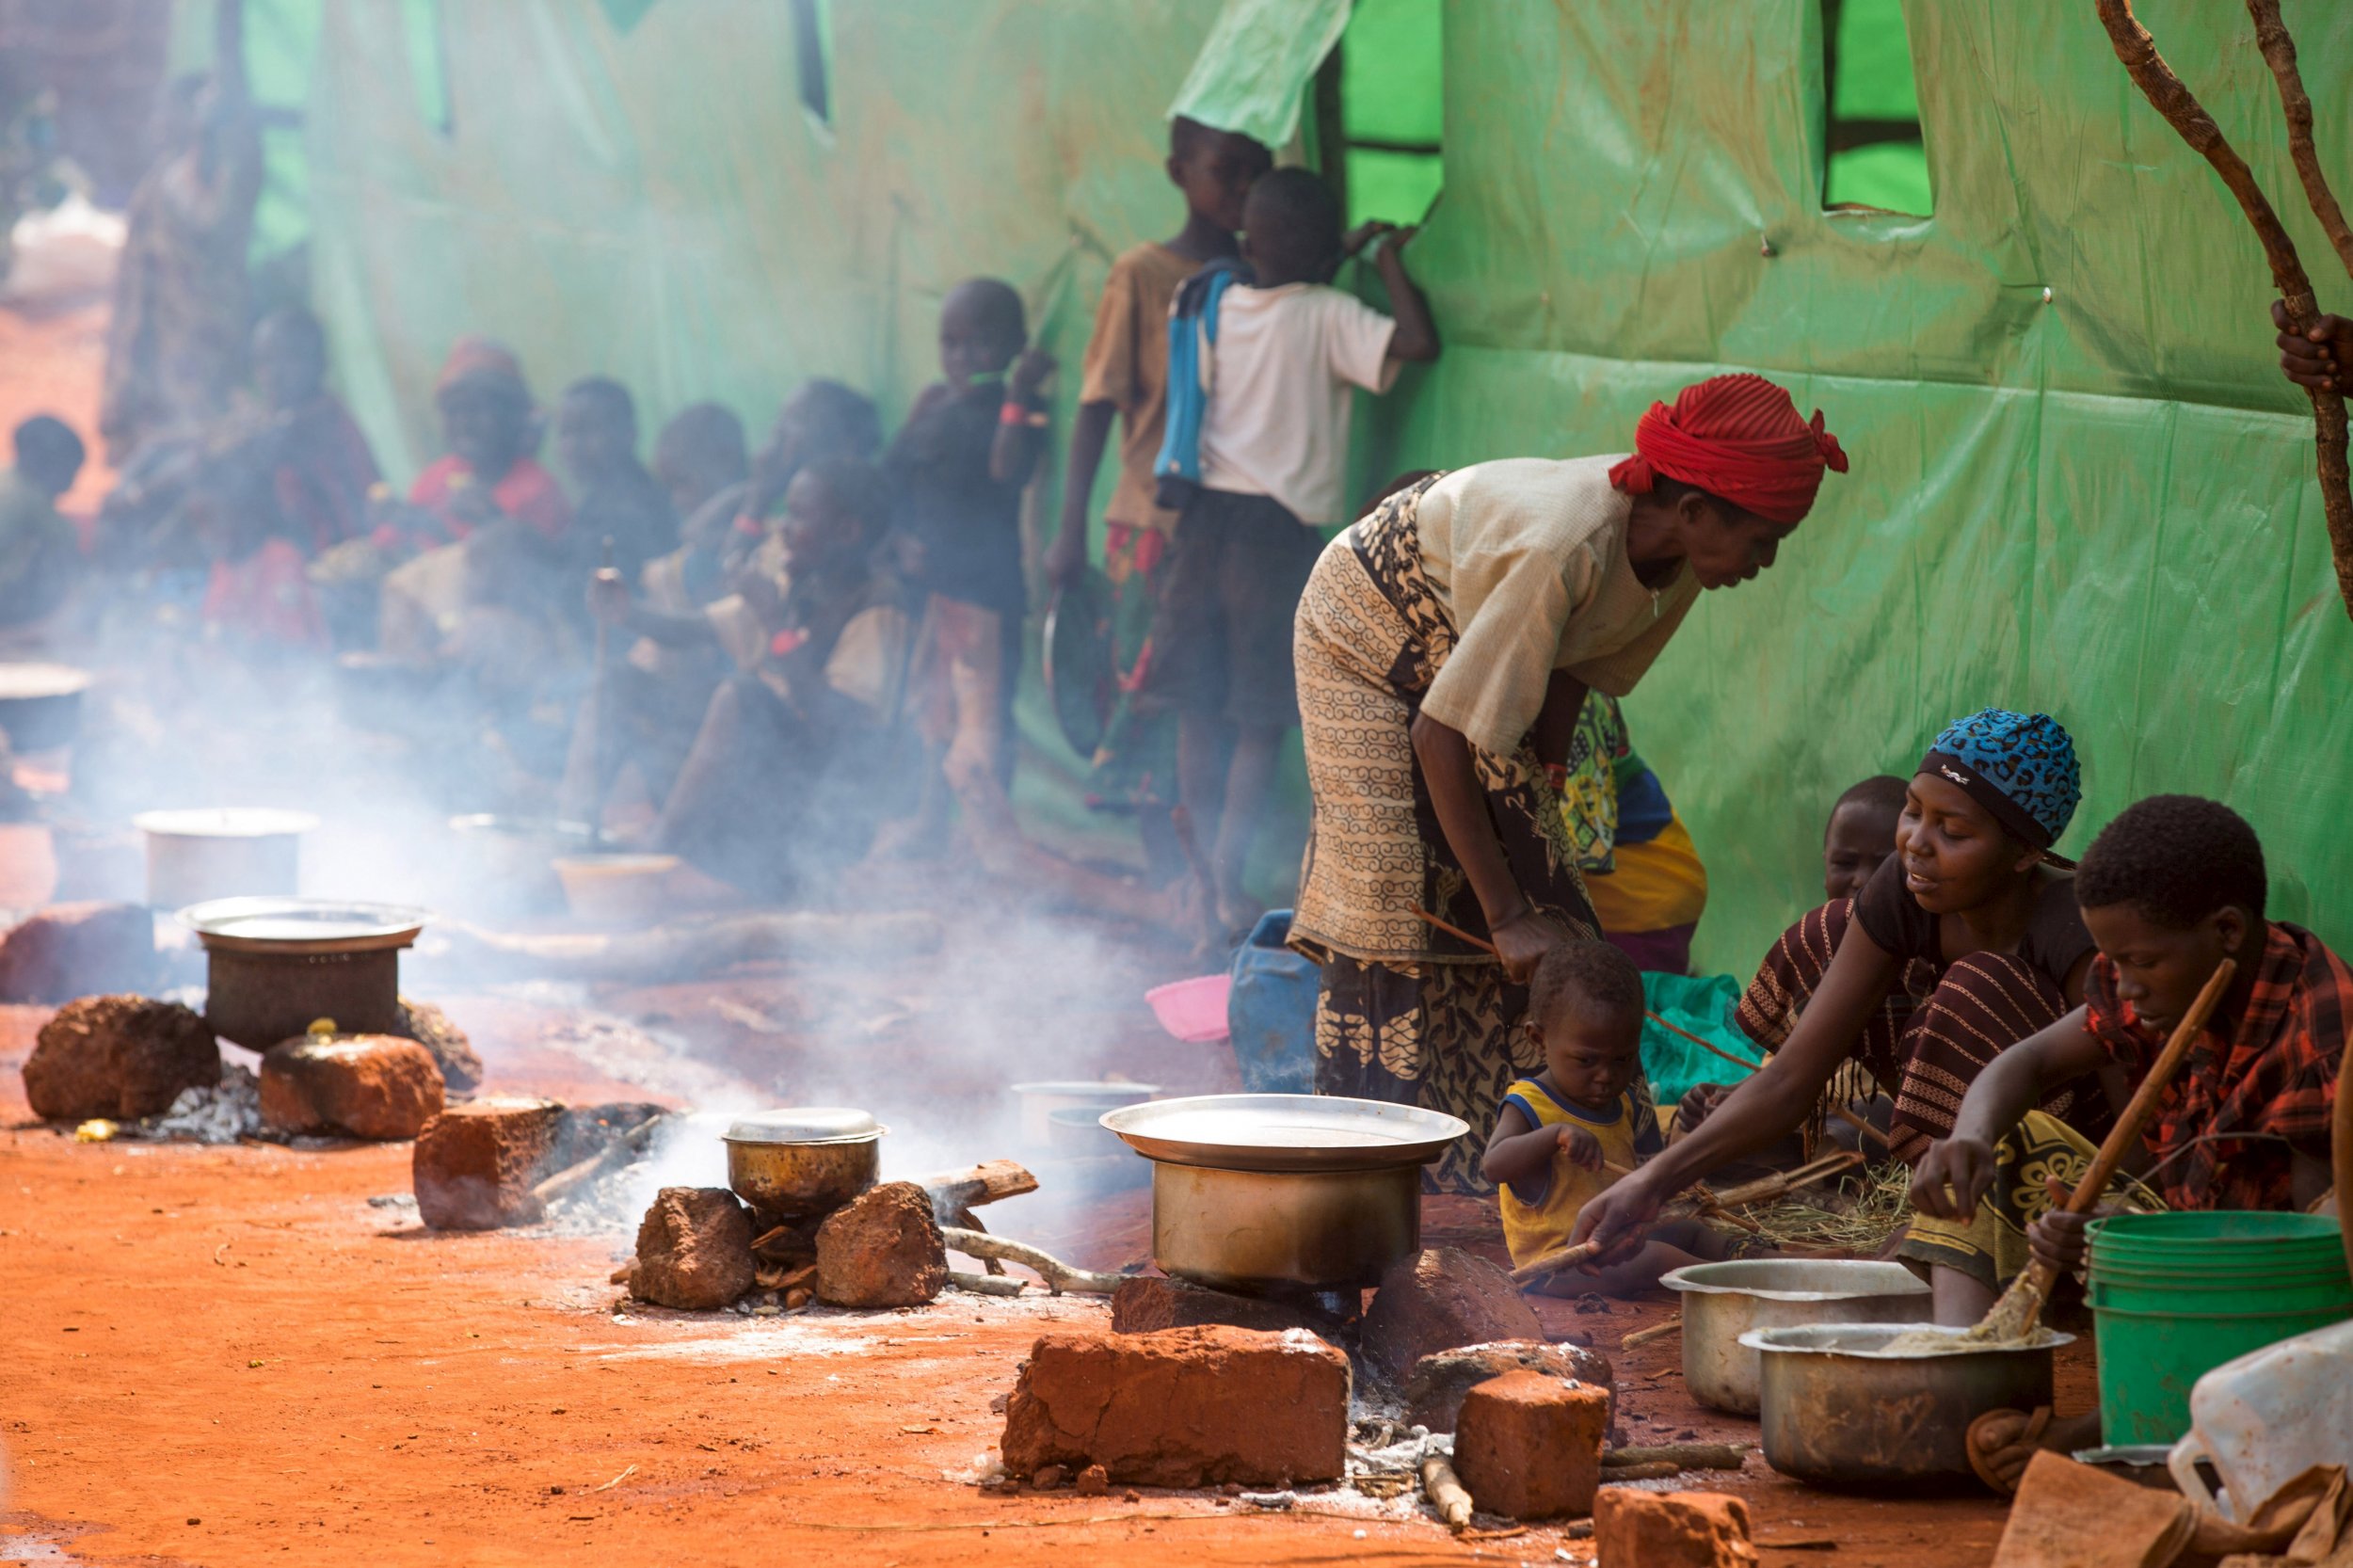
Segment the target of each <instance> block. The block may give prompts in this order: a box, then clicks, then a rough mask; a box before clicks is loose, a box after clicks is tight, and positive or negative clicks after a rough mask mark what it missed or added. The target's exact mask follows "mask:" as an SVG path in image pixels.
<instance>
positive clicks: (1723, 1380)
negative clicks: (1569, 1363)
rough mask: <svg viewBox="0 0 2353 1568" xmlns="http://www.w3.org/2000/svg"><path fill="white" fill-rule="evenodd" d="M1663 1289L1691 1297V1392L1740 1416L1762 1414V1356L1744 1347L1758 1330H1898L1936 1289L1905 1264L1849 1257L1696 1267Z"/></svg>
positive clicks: (1687, 1355)
mask: <svg viewBox="0 0 2353 1568" xmlns="http://www.w3.org/2000/svg"><path fill="white" fill-rule="evenodd" d="M1658 1283H1659V1284H1661V1285H1663V1286H1665V1287H1666V1288H1668V1289H1670V1290H1680V1291H1681V1292H1683V1382H1684V1385H1685V1386H1686V1387H1687V1388H1688V1389H1689V1391H1690V1395H1691V1398H1693V1399H1695V1400H1698V1401H1699V1402H1700V1403H1702V1404H1704V1405H1705V1406H1707V1407H1708V1408H1709V1409H1710V1410H1728V1411H1731V1412H1732V1413H1733V1414H1734V1415H1736V1416H1753V1415H1755V1414H1756V1412H1757V1354H1756V1352H1754V1351H1753V1350H1750V1349H1747V1348H1746V1347H1744V1346H1743V1345H1742V1344H1741V1343H1740V1336H1742V1335H1744V1334H1746V1333H1748V1332H1749V1331H1750V1330H1751V1329H1758V1328H1794V1327H1797V1326H1799V1325H1801V1324H1804V1323H1893V1322H1899V1321H1902V1320H1905V1319H1910V1318H1916V1317H1918V1316H1919V1315H1920V1314H1921V1312H1922V1311H1924V1310H1925V1309H1926V1308H1927V1306H1928V1304H1929V1288H1928V1286H1927V1285H1926V1284H1924V1283H1923V1282H1922V1281H1921V1280H1919V1279H1918V1278H1917V1277H1915V1276H1914V1275H1913V1272H1912V1271H1911V1270H1909V1269H1907V1268H1905V1267H1904V1266H1903V1265H1902V1264H1900V1263H1874V1262H1867V1261H1850V1260H1848V1259H1843V1258H1796V1257H1788V1258H1783V1257H1753V1258H1746V1259H1742V1260H1741V1261H1739V1262H1735V1263H1695V1264H1692V1265H1691V1266H1690V1267H1689V1268H1684V1269H1677V1270H1675V1271H1674V1272H1673V1273H1670V1274H1666V1275H1662V1276H1661V1277H1660V1279H1659V1281H1658Z"/></svg>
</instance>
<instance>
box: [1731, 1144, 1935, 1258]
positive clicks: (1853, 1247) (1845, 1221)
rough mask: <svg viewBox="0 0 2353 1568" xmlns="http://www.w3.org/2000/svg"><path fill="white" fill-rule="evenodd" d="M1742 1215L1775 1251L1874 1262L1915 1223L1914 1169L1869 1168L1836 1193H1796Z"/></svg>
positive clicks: (1895, 1164)
mask: <svg viewBox="0 0 2353 1568" xmlns="http://www.w3.org/2000/svg"><path fill="white" fill-rule="evenodd" d="M1741 1212H1742V1213H1744V1214H1745V1215H1746V1216H1747V1217H1748V1218H1749V1219H1750V1220H1751V1221H1753V1222H1754V1224H1755V1225H1756V1228H1757V1233H1758V1234H1759V1235H1760V1236H1762V1237H1763V1238H1764V1239H1765V1240H1766V1241H1767V1242H1769V1244H1771V1245H1774V1246H1779V1247H1801V1248H1822V1249H1826V1250H1833V1251H1837V1252H1844V1253H1854V1254H1859V1255H1861V1256H1866V1257H1867V1256H1877V1255H1878V1253H1879V1251H1880V1249H1881V1248H1882V1247H1884V1246H1886V1245H1887V1242H1888V1240H1889V1238H1891V1237H1893V1236H1894V1235H1896V1233H1897V1232H1898V1231H1900V1230H1902V1229H1903V1228H1904V1227H1905V1226H1906V1225H1909V1224H1911V1223H1912V1168H1911V1167H1910V1166H1908V1165H1906V1164H1904V1163H1903V1162H1902V1161H1901V1160H1888V1161H1886V1162H1884V1163H1882V1164H1878V1165H1866V1166H1865V1167H1864V1168H1863V1169H1862V1170H1860V1171H1857V1172H1855V1173H1853V1174H1852V1175H1850V1176H1847V1177H1846V1178H1845V1179H1844V1180H1843V1181H1841V1182H1839V1184H1838V1185H1837V1186H1836V1187H1835V1188H1817V1189H1814V1190H1813V1191H1811V1192H1796V1193H1792V1194H1791V1195H1790V1196H1788V1197H1786V1198H1783V1199H1781V1200H1780V1201H1778V1202H1775V1203H1769V1204H1753V1205H1751V1206H1750V1207H1749V1208H1745V1209H1743V1210H1741Z"/></svg>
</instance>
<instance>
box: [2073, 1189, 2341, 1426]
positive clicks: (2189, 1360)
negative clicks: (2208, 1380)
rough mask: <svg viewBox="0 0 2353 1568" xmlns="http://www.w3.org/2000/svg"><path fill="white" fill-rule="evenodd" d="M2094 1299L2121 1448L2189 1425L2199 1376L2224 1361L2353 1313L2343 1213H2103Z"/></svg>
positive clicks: (2107, 1398)
mask: <svg viewBox="0 0 2353 1568" xmlns="http://www.w3.org/2000/svg"><path fill="white" fill-rule="evenodd" d="M2089 1236H2090V1241H2091V1260H2090V1278H2091V1284H2090V1291H2089V1294H2090V1299H2091V1315H2092V1322H2093V1325H2094V1328H2095V1330H2096V1331H2097V1334H2098V1338H2099V1354H2100V1424H2101V1435H2102V1439H2103V1441H2105V1443H2106V1444H2108V1446H2110V1447H2111V1448H2113V1447H2119V1446H2121V1445H2125V1444H2134V1443H2171V1442H2174V1441H2176V1440H2177V1439H2179V1438H2180V1437H2181V1436H2182V1434H2183V1433H2184V1432H2187V1431H2188V1430H2189V1391H2190V1387H2191V1385H2192V1384H2196V1383H2197V1381H2198V1380H2199V1379H2200V1378H2201V1377H2202V1376H2204V1375H2205V1374H2206V1373H2208V1372H2210V1371H2212V1370H2213V1369H2214V1368H2217V1367H2219V1366H2221V1365H2222V1364H2223V1363H2224V1362H2226V1361H2230V1360H2233V1359H2235V1358H2236V1357H2238V1356H2242V1355H2245V1354H2246V1353H2248V1352H2249V1351H2258V1350H2261V1349H2263V1348H2264V1347H2265V1345H2269V1344H2273V1343H2276V1342H2277V1341H2279V1340H2281V1339H2285V1338H2288V1337H2289V1336H2292V1335H2297V1334H2302V1333H2304V1332H2305V1331H2307V1330H2309V1329H2316V1328H2323V1327H2326V1326H2327V1325H2328V1324H2330V1323H2334V1322H2341V1321H2343V1320H2345V1319H2347V1318H2353V1277H2348V1276H2347V1275H2346V1273H2345V1244H2344V1240H2343V1238H2342V1237H2341V1236H2340V1235H2339V1234H2338V1230H2337V1222H2336V1221H2335V1220H2334V1219H2332V1218H2329V1217H2326V1216H2322V1215H2315V1214H2268V1213H2249V1212H2241V1211H2218V1212H2214V1213H2185V1214H2118V1215H2114V1216H2111V1217H2109V1218H2107V1219H2105V1220H2095V1221H2093V1222H2092V1224H2091V1225H2090V1226H2089Z"/></svg>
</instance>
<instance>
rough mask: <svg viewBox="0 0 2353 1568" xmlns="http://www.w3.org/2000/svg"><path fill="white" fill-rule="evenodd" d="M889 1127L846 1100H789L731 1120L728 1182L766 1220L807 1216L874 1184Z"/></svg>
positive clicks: (782, 1221) (780, 1221)
mask: <svg viewBox="0 0 2353 1568" xmlns="http://www.w3.org/2000/svg"><path fill="white" fill-rule="evenodd" d="M889 1130H890V1129H889V1128H886V1127H884V1126H883V1125H882V1124H881V1123H880V1122H878V1121H876V1120H874V1118H873V1117H872V1116H870V1115H868V1114H867V1113H866V1112H863V1111H854V1110H851V1109H850V1108H848V1107H847V1106H829V1105H821V1106H796V1107H793V1108H792V1109H790V1110H784V1111H769V1112H762V1113H761V1114H760V1115H757V1116H746V1117H744V1118H743V1119H742V1120H740V1121H737V1122H735V1123H732V1124H731V1125H730V1126H729V1127H728V1130H727V1133H726V1135H725V1138H724V1140H723V1141H724V1142H725V1143H726V1144H727V1146H728V1186H729V1187H732V1188H733V1189H735V1195H736V1196H737V1197H740V1198H742V1199H743V1200H744V1202H745V1203H748V1204H750V1205H751V1206H752V1208H753V1210H754V1211H755V1212H756V1213H758V1214H759V1215H760V1218H761V1219H762V1220H764V1221H767V1222H768V1223H770V1224H785V1223H787V1222H790V1221H793V1220H813V1219H815V1218H817V1217H818V1216H819V1215H821V1214H830V1213H831V1212H833V1211H834V1210H835V1209H837V1208H840V1207H841V1206H842V1205H843V1204H845V1203H848V1202H849V1201H850V1200H851V1199H852V1198H855V1197H856V1196H857V1195H858V1194H859V1193H860V1192H865V1191H866V1190H867V1189H868V1188H869V1187H872V1186H873V1185H874V1177H875V1176H877V1175H878V1174H879V1173H880V1171H881V1169H882V1135H883V1134H884V1133H886V1132H888V1131H889Z"/></svg>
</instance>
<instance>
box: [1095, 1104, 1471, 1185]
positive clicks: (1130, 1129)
mask: <svg viewBox="0 0 2353 1568" xmlns="http://www.w3.org/2000/svg"><path fill="white" fill-rule="evenodd" d="M1103 1125H1104V1126H1105V1127H1107V1128H1111V1129H1112V1131H1113V1132H1116V1133H1117V1134H1119V1136H1120V1137H1121V1138H1123V1139H1125V1140H1127V1143H1128V1146H1129V1147H1131V1148H1133V1149H1134V1150H1135V1151H1136V1152H1137V1153H1139V1154H1141V1155H1143V1156H1144V1158H1146V1159H1148V1160H1159V1161H1160V1162H1161V1163H1163V1164H1170V1165H1197V1166H1206V1167H1208V1168H1209V1169H1212V1170H1222V1171H1377V1170H1385V1169H1389V1168H1391V1167H1395V1166H1400V1165H1404V1166H1414V1165H1426V1164H1428V1163H1430V1161H1432V1160H1435V1159H1437V1158H1438V1156H1440V1155H1441V1154H1443V1153H1445V1152H1446V1148H1447V1145H1448V1144H1451V1143H1453V1142H1454V1141H1455V1140H1456V1139H1457V1138H1460V1137H1462V1136H1463V1135H1464V1134H1465V1133H1467V1132H1468V1131H1470V1124H1469V1123H1467V1122H1465V1121H1464V1120H1463V1119H1462V1118H1461V1117H1460V1116H1449V1115H1446V1114H1445V1113H1443V1112H1436V1111H1424V1110H1422V1109H1421V1108H1420V1107H1418V1106H1412V1105H1392V1104H1390V1103H1389V1102H1387V1101H1385V1100H1359V1099H1342V1098H1339V1097H1337V1096H1329V1095H1194V1096H1190V1097H1187V1098H1184V1099H1173V1100H1153V1101H1151V1102H1149V1103H1148V1104H1144V1105H1130V1106H1125V1107H1123V1108H1121V1109H1120V1110H1117V1111H1112V1112H1106V1113H1105V1115H1104V1117H1103Z"/></svg>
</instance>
